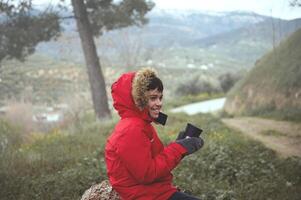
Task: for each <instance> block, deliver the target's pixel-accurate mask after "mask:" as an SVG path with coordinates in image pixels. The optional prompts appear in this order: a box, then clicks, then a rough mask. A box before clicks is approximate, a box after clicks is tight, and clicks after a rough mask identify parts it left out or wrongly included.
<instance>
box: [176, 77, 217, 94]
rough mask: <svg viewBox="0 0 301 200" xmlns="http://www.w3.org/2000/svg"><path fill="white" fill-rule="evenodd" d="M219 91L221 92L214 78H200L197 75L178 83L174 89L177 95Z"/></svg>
mask: <svg viewBox="0 0 301 200" xmlns="http://www.w3.org/2000/svg"><path fill="white" fill-rule="evenodd" d="M219 92H221V88H220V86H219V83H218V82H217V81H216V80H214V79H205V78H200V77H198V76H196V77H194V78H192V79H190V80H188V81H187V82H185V83H182V84H180V85H179V86H178V87H177V89H176V94H178V95H179V96H185V95H196V94H200V93H208V94H212V93H219Z"/></svg>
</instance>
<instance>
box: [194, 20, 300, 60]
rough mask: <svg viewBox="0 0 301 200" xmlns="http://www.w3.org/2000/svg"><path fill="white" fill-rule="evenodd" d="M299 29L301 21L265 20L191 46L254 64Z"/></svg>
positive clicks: (210, 37)
mask: <svg viewBox="0 0 301 200" xmlns="http://www.w3.org/2000/svg"><path fill="white" fill-rule="evenodd" d="M300 27H301V19H294V20H282V19H274V18H267V19H265V20H264V21H261V22H259V23H256V24H251V25H249V26H245V27H241V28H238V29H236V30H231V31H229V32H224V33H220V34H217V35H213V36H209V37H206V38H201V39H199V40H196V41H193V42H192V43H191V44H194V45H195V46H198V47H200V48H205V49H208V50H210V51H211V52H214V53H217V54H222V55H227V56H230V57H232V58H235V59H243V60H246V61H248V62H255V60H256V59H258V58H259V57H261V56H262V55H263V54H264V53H265V52H267V51H268V50H270V49H272V48H273V47H275V46H277V45H278V44H279V42H280V41H281V40H283V39H284V38H286V37H287V36H288V35H290V34H292V33H293V32H295V31H296V30H298V29H299V28H300Z"/></svg>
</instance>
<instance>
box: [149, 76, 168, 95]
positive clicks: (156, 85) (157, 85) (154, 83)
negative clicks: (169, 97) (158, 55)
mask: <svg viewBox="0 0 301 200" xmlns="http://www.w3.org/2000/svg"><path fill="white" fill-rule="evenodd" d="M155 89H158V91H159V92H163V89H164V88H163V84H162V81H161V80H160V79H159V78H158V77H156V76H154V77H152V78H151V79H150V82H149V84H148V86H147V91H149V90H155Z"/></svg>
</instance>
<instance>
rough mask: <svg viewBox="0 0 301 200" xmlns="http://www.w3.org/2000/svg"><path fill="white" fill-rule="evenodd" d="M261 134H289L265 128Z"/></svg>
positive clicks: (278, 135) (277, 135)
mask: <svg viewBox="0 0 301 200" xmlns="http://www.w3.org/2000/svg"><path fill="white" fill-rule="evenodd" d="M260 134H262V135H266V136H276V137H280V136H287V135H286V134H284V133H281V132H279V131H275V130H265V131H263V132H261V133H260Z"/></svg>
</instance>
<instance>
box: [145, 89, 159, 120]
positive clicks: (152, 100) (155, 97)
mask: <svg viewBox="0 0 301 200" xmlns="http://www.w3.org/2000/svg"><path fill="white" fill-rule="evenodd" d="M147 96H148V102H147V107H148V113H149V115H150V116H151V117H152V118H153V119H156V118H158V117H159V112H160V110H161V108H162V100H163V94H162V92H160V91H159V90H158V89H154V90H149V91H147Z"/></svg>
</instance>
